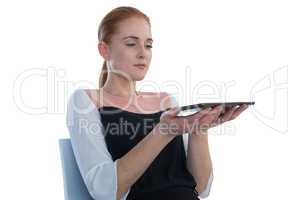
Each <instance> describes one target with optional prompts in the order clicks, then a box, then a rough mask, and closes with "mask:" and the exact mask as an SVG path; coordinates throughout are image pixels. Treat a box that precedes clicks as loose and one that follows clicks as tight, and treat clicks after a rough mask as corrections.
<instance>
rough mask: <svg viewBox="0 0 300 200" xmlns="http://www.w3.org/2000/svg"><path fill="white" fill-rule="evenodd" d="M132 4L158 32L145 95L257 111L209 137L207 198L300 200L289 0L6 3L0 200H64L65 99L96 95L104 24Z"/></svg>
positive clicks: (294, 6)
mask: <svg viewBox="0 0 300 200" xmlns="http://www.w3.org/2000/svg"><path fill="white" fill-rule="evenodd" d="M126 5H128V6H134V7H137V8H138V9H140V10H141V11H143V12H145V13H146V14H147V15H148V16H149V17H150V19H151V22H152V35H153V38H154V43H153V60H152V63H151V67H150V70H149V71H148V74H147V76H146V78H145V80H144V81H142V82H139V83H138V89H141V90H150V91H153V90H160V91H167V92H171V93H173V94H174V95H175V96H176V98H177V100H178V101H179V103H180V105H185V104H190V103H197V102H206V101H221V100H226V101H235V100H237V101H239V100H255V101H256V105H255V106H254V107H252V108H251V109H248V110H247V111H246V112H245V113H244V114H243V115H242V116H241V117H239V118H238V119H237V120H235V121H234V122H230V123H227V124H226V125H224V126H223V128H215V129H213V130H211V135H210V136H209V137H210V138H209V141H210V150H211V156H212V160H213V165H214V175H215V178H214V182H213V185H212V189H211V194H210V196H209V197H208V198H207V199H212V200H213V199H231V200H234V199H244V200H247V199H249V200H250V199H251V200H252V199H264V198H267V199H272V200H277V199H278V200H279V199H283V198H285V199H299V198H300V194H299V190H298V191H296V189H298V188H297V186H298V187H299V179H300V172H299V169H300V165H299V156H298V155H297V154H299V150H300V147H299V135H298V134H300V133H299V130H298V127H296V125H297V121H296V120H298V119H299V118H298V114H297V111H299V103H298V102H299V98H298V96H299V95H298V92H299V91H298V90H296V88H297V84H298V85H299V82H300V81H299V78H298V77H297V75H298V74H297V73H298V72H299V70H298V68H299V67H300V65H299V64H300V62H299V55H300V39H299V35H300V29H299V24H300V12H299V10H300V6H299V4H298V3H297V2H296V1H288V0H285V1H283V0H282V1H266V0H259V1H258V0H253V1H237V0H236V1H233V0H229V1H176V2H174V1H168V2H166V1H156V2H151V1H149V2H146V1H79V0H78V1H70V0H63V1H61V0H60V1H58V0H52V1H37V0H28V1H21V0H10V1H1V3H0V22H1V23H0V25H1V29H0V34H1V37H0V53H1V54H0V55H1V59H0V66H1V82H2V84H1V91H2V94H3V96H2V98H1V102H2V103H1V108H2V109H1V111H2V115H1V121H2V131H1V139H0V156H1V157H0V159H1V165H0V167H1V170H0V177H1V178H0V184H1V189H0V191H1V192H0V199H44V200H47V199H49V200H50V199H51V200H53V199H57V200H58V199H61V200H62V199H64V197H63V182H62V171H61V163H60V156H59V150H58V139H59V138H65V137H68V131H67V128H66V125H65V112H66V107H65V105H66V101H67V98H68V96H69V94H70V93H71V92H72V91H73V90H74V89H75V88H76V87H78V86H87V87H97V84H98V76H99V73H100V70H101V67H102V62H103V60H102V58H101V57H100V56H99V54H98V51H97V29H98V25H99V23H100V20H101V19H102V17H103V16H104V15H105V14H106V13H107V12H109V11H110V10H111V9H113V8H115V7H117V6H126ZM174 86H176V87H174ZM176 88H177V89H178V88H179V90H176Z"/></svg>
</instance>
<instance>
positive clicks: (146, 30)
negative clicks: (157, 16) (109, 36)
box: [115, 17, 152, 40]
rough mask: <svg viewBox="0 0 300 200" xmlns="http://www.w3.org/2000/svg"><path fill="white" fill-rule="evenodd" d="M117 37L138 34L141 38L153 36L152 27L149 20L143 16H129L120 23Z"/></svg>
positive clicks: (145, 38) (121, 37)
mask: <svg viewBox="0 0 300 200" xmlns="http://www.w3.org/2000/svg"><path fill="white" fill-rule="evenodd" d="M115 36H116V38H118V39H121V40H122V39H123V38H125V37H127V36H137V37H138V38H139V39H141V40H147V39H148V38H152V35H151V28H150V25H149V24H148V22H147V21H146V20H145V19H143V18H137V17H133V18H129V19H126V20H124V21H122V22H121V23H120V24H119V25H118V31H117V33H116V34H115Z"/></svg>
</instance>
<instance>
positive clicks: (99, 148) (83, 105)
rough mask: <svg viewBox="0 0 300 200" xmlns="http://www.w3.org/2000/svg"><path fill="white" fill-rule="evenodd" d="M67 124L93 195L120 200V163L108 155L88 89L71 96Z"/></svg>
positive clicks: (122, 198) (99, 121)
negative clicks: (118, 165)
mask: <svg viewBox="0 0 300 200" xmlns="http://www.w3.org/2000/svg"><path fill="white" fill-rule="evenodd" d="M66 120H67V127H68V130H69V134H70V138H71V144H72V148H73V151H74V155H75V158H76V162H77V164H78V167H79V170H80V173H81V175H82V177H83V180H84V182H85V184H86V186H87V189H88V191H89V193H90V195H91V196H92V197H93V198H94V199H95V200H104V199H105V200H116V192H117V162H118V160H116V161H115V162H114V161H113V160H112V157H111V155H110V153H109V152H108V149H107V146H106V143H105V140H104V135H103V126H102V123H101V119H100V114H99V112H98V109H97V108H96V106H95V105H94V103H93V102H92V100H91V99H90V97H89V96H88V95H87V93H86V92H85V91H84V89H77V90H75V91H74V92H73V93H72V95H71V96H70V98H69V100H68V107H67V119H66ZM129 191H130V189H129V190H128V191H127V192H126V193H124V194H123V195H122V197H121V200H125V199H126V197H127V195H128V193H129Z"/></svg>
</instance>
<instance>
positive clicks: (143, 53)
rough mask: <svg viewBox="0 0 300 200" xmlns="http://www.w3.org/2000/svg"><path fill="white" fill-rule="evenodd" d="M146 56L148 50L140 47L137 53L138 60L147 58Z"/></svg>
mask: <svg viewBox="0 0 300 200" xmlns="http://www.w3.org/2000/svg"><path fill="white" fill-rule="evenodd" d="M145 56H146V49H145V47H144V46H142V45H141V46H140V47H139V49H138V53H137V58H145Z"/></svg>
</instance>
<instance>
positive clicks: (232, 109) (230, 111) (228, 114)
mask: <svg viewBox="0 0 300 200" xmlns="http://www.w3.org/2000/svg"><path fill="white" fill-rule="evenodd" d="M237 109H238V107H230V108H229V109H227V111H226V112H225V113H224V114H223V115H221V116H220V122H221V123H223V122H225V121H229V120H230V119H231V117H232V115H233V113H234V112H235V111H236V110H237Z"/></svg>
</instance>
